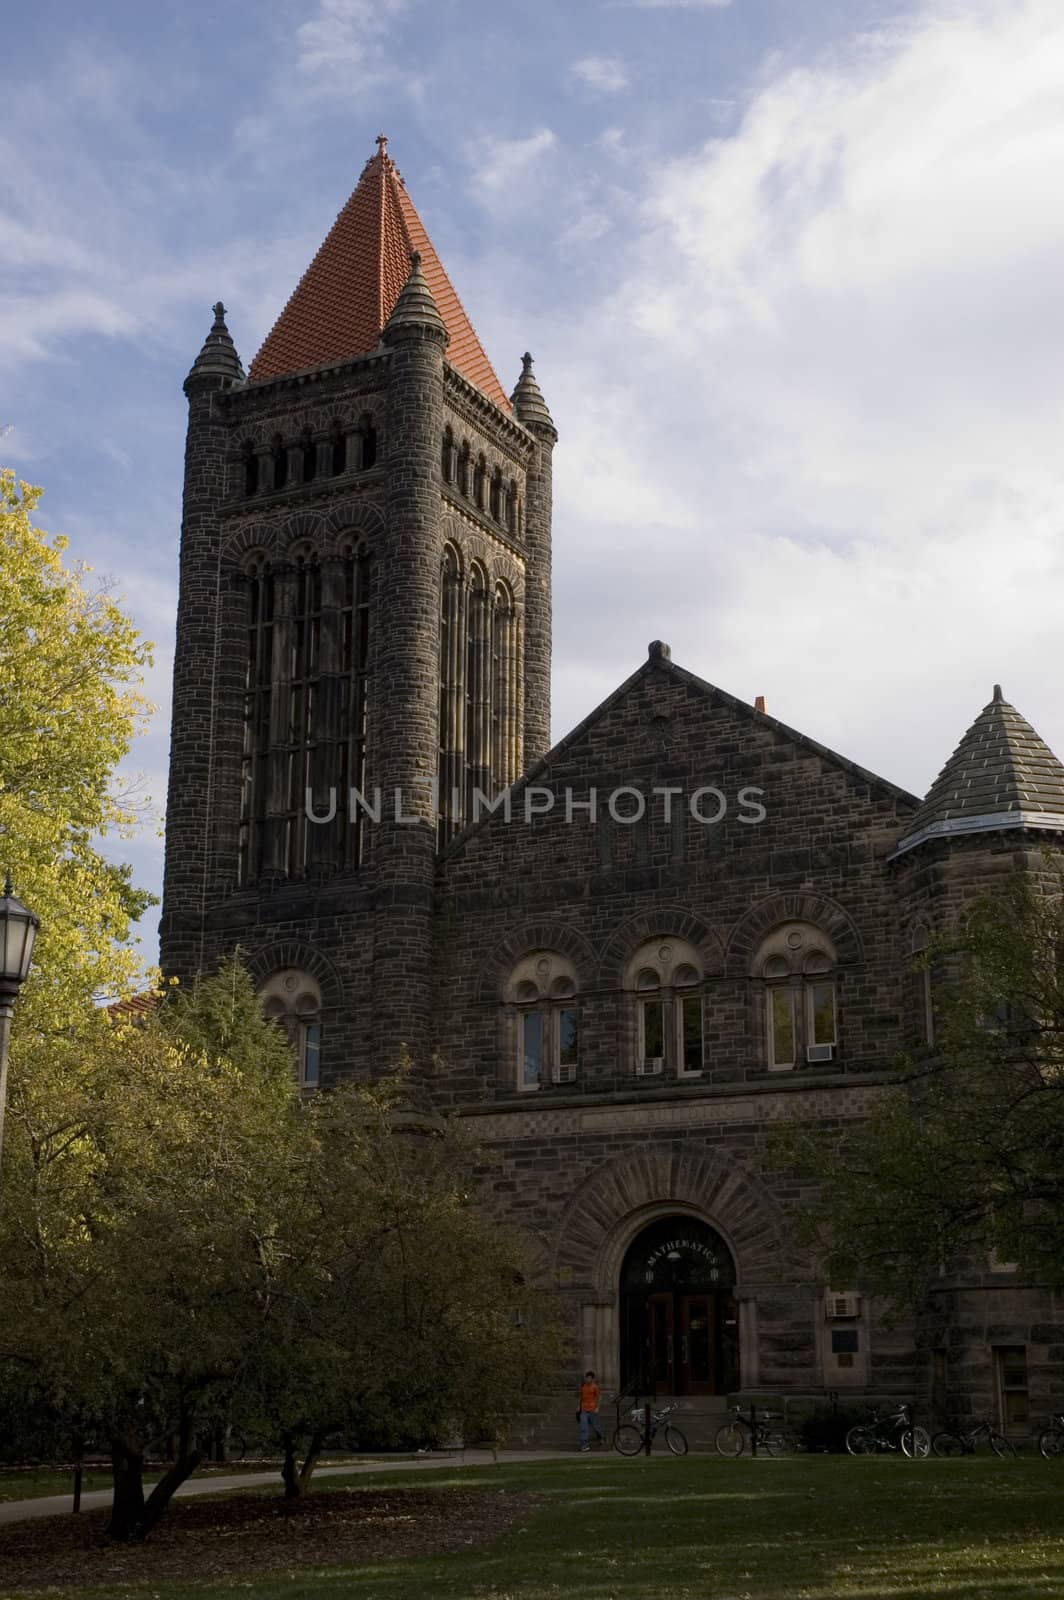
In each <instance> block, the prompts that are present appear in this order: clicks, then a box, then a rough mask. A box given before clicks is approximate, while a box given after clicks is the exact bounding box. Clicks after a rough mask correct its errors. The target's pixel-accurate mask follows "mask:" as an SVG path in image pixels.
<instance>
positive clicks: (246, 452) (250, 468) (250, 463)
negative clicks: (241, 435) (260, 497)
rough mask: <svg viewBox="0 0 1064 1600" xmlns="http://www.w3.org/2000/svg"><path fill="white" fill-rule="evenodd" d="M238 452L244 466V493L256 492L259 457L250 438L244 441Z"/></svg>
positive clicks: (257, 488)
mask: <svg viewBox="0 0 1064 1600" xmlns="http://www.w3.org/2000/svg"><path fill="white" fill-rule="evenodd" d="M240 454H241V460H242V462H243V466H244V493H245V494H257V493H258V490H259V458H258V456H257V455H256V454H255V446H254V445H253V444H252V443H251V441H250V440H247V441H246V442H245V444H244V445H243V447H242V449H241V452H240Z"/></svg>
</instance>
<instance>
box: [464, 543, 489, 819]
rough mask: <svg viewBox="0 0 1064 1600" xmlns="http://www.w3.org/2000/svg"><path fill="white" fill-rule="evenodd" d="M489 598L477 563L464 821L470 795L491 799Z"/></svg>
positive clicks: (471, 605)
mask: <svg viewBox="0 0 1064 1600" xmlns="http://www.w3.org/2000/svg"><path fill="white" fill-rule="evenodd" d="M491 667H492V661H491V598H490V595H489V593H488V579H487V574H486V573H485V571H484V569H483V567H482V566H481V565H480V564H479V562H474V564H473V567H472V569H471V571H470V574H469V594H468V598H467V623H466V662H465V699H466V737H465V757H466V759H465V785H466V802H465V816H466V820H467V821H469V820H472V819H473V817H474V809H473V801H474V791H476V790H479V791H480V793H481V794H483V795H486V796H489V797H491V798H494V796H492V794H491V790H492V773H491V722H492V719H491V690H492V670H491Z"/></svg>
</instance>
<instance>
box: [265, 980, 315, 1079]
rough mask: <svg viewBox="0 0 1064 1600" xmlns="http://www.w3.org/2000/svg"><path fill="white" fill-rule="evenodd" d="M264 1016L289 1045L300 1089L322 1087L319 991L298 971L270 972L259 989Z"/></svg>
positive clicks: (311, 981)
mask: <svg viewBox="0 0 1064 1600" xmlns="http://www.w3.org/2000/svg"><path fill="white" fill-rule="evenodd" d="M260 998H261V1000H262V1010H263V1014H264V1015H265V1016H267V1017H270V1018H272V1020H273V1021H274V1022H276V1023H277V1024H278V1026H279V1027H281V1028H283V1029H284V1032H285V1033H286V1034H287V1036H288V1041H289V1043H290V1044H291V1046H292V1054H293V1057H294V1060H295V1070H296V1075H297V1078H298V1081H299V1086H300V1088H301V1089H318V1088H320V1086H321V1056H322V1050H321V1046H322V1034H321V990H320V989H319V987H318V983H317V980H316V979H315V978H312V977H311V976H310V974H309V973H307V972H300V971H299V970H298V968H295V967H286V968H284V969H283V970H282V971H280V972H275V973H273V974H272V975H271V976H270V977H269V978H268V979H267V980H266V982H265V984H264V985H263V987H262V990H261V994H260Z"/></svg>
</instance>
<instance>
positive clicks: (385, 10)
mask: <svg viewBox="0 0 1064 1600" xmlns="http://www.w3.org/2000/svg"><path fill="white" fill-rule="evenodd" d="M406 5H407V0H318V8H317V11H316V12H315V14H314V16H313V17H311V18H310V20H309V21H307V22H304V23H302V24H301V25H300V26H299V27H298V28H297V29H296V46H297V55H296V65H297V66H298V68H299V70H300V71H301V72H305V73H311V74H315V75H321V76H324V77H326V78H330V79H331V78H344V79H346V80H347V83H348V87H349V88H350V87H352V81H351V79H352V74H353V73H354V74H358V73H360V72H361V71H363V70H364V69H365V68H366V67H367V66H371V67H373V66H376V65H379V51H380V40H381V39H382V38H383V37H384V36H385V35H386V34H387V32H388V30H389V28H390V26H391V23H392V21H393V20H394V18H395V17H397V16H399V15H400V13H401V12H403V11H405V9H406Z"/></svg>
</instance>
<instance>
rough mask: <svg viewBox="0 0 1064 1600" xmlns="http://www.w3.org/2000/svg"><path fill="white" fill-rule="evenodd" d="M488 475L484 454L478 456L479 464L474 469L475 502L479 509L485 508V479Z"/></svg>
mask: <svg viewBox="0 0 1064 1600" xmlns="http://www.w3.org/2000/svg"><path fill="white" fill-rule="evenodd" d="M487 475H488V467H487V463H486V462H485V460H484V457H483V456H477V464H476V467H475V468H474V470H473V504H474V505H475V506H476V508H477V510H478V511H483V509H484V481H485V479H486V478H487Z"/></svg>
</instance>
